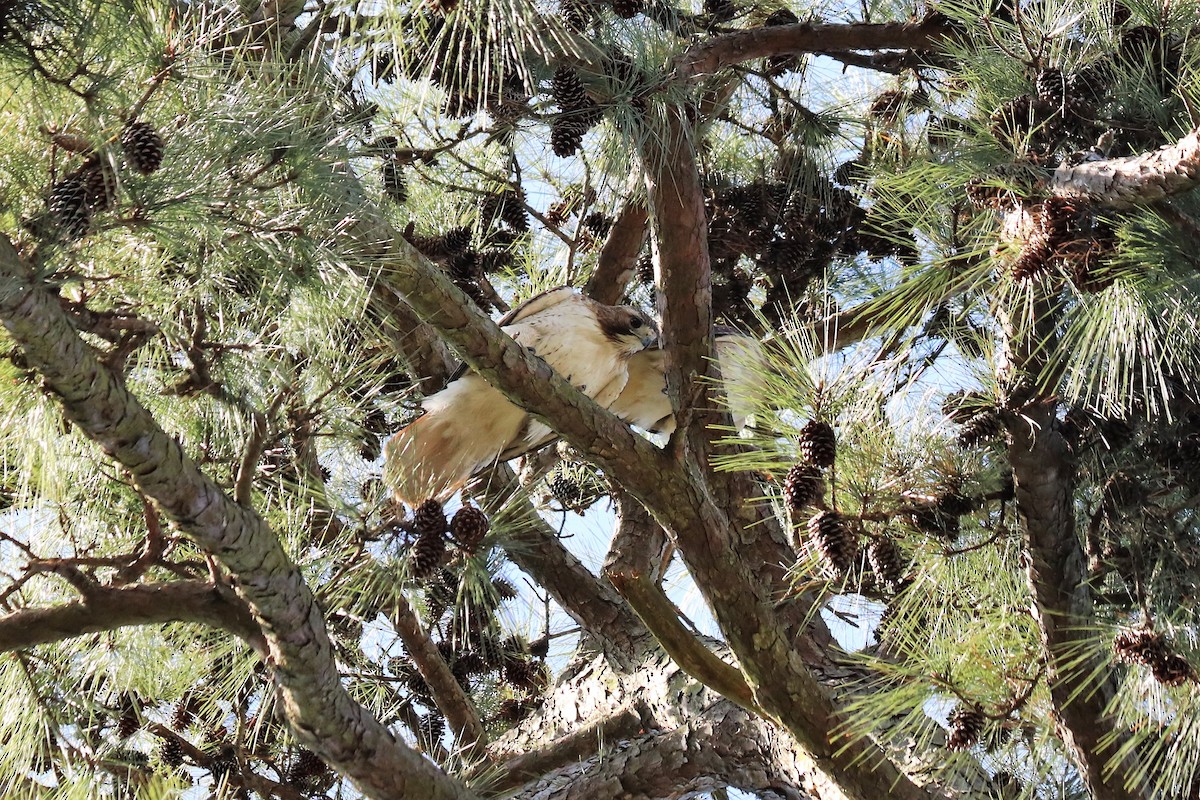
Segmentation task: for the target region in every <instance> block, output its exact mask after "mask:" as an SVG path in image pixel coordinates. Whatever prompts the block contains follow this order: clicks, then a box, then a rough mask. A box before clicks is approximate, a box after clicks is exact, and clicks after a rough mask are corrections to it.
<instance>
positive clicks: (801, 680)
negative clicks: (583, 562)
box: [625, 109, 929, 800]
mask: <svg viewBox="0 0 1200 800" xmlns="http://www.w3.org/2000/svg"><path fill="white" fill-rule="evenodd" d="M666 113H667V119H666V124H665V125H663V128H664V129H665V130H663V131H662V132H660V133H659V135H657V136H649V137H646V139H647V141H648V144H647V146H646V153H645V155H644V156H643V161H644V163H645V168H646V171H647V187H648V190H649V192H648V194H649V203H650V208H651V220H652V222H653V224H654V226H655V227H654V232H655V244H656V246H657V248H658V253H657V257H658V259H657V260H658V264H657V265H656V267H657V270H656V271H657V278H658V286H659V290H660V297H661V296H664V295H665V297H666V298H667V300H666V301H665V302H662V301H660V302H662V306H663V333H664V340H665V344H666V349H667V353H668V356H667V359H668V360H667V384H668V389H669V391H670V393H671V395H672V404H673V405H675V406H676V407H677V411H676V419H677V420H683V419H686V418H687V417H685V416H684V415H685V414H690V415H691V422H690V424H689V425H687V426H686V428H685V427H683V426H682V424H681V428H680V430H678V431H676V434H675V435H674V436H673V437H672V448H671V451H670V455H671V457H672V458H674V459H675V460H676V463H677V464H678V465H679V466H678V469H679V473H681V474H682V476H683V477H684V480H682V481H681V482H675V483H672V484H668V485H657V486H653V487H649V488H650V491H646V487H642V486H637V485H634V484H626V485H625V488H626V489H627V490H629V491H630V494H632V495H633V496H634V497H636V498H637V499H638V500H640V501H641V502H642V503H643V504H644V505H645V506H646V508H647V509H649V510H650V511H651V513H652V514H653V515H654V516H655V519H656V520H657V521H658V522H659V524H661V525H662V526H663V527H664V528H666V529H667V531H668V532H669V533H671V534H672V535H673V536H674V537H675V540H676V542H677V543H678V546H679V549H680V553H681V554H682V556H683V558H684V561H685V563H686V564H687V567H688V570H689V571H690V572H691V573H692V576H693V577H694V578H695V580H696V584H697V586H698V587H700V589H701V591H702V592H703V593H704V596H705V599H706V600H707V601H708V604H709V607H710V608H712V610H713V612H714V614H715V615H716V617H717V620H718V622H719V623H720V626H721V630H722V632H723V633H724V634H725V636H726V637H727V638H728V642H729V647H730V649H731V650H732V651H733V653H734V655H735V657H736V658H737V661H738V664H739V666H740V667H741V669H742V671H743V673H744V674H745V677H746V682H747V683H748V684H749V685H750V686H751V687H753V689H754V700H755V702H756V704H757V705H758V706H759V707H761V708H762V709H764V711H765V712H766V713H768V714H769V715H771V716H772V717H774V718H775V719H776V720H777V721H778V722H779V723H780V724H781V725H783V726H784V727H785V728H786V729H787V730H788V731H789V732H790V733H791V734H792V737H793V738H794V739H795V740H796V741H797V742H798V743H800V745H801V746H803V747H804V748H805V749H807V750H808V752H809V753H811V754H812V756H813V757H814V758H815V759H817V761H818V763H820V764H821V768H822V769H823V770H824V771H825V772H826V775H827V776H828V778H829V779H830V780H832V781H834V782H836V783H837V785H838V786H839V787H840V788H841V789H842V790H843V791H844V792H845V793H846V794H847V795H848V796H850V797H852V798H861V799H862V800H866V798H874V797H877V796H879V793H880V787H881V786H888V787H890V793H891V796H892V797H894V798H925V797H928V796H929V795H928V794H927V793H926V791H925V790H924V789H922V788H921V787H919V786H917V785H916V784H915V783H913V782H912V781H911V780H910V779H909V778H908V777H907V776H905V775H904V774H903V773H902V772H901V771H900V770H899V769H897V768H896V766H895V764H894V763H892V762H891V761H889V760H887V758H886V757H885V756H884V755H883V754H882V753H881V752H880V751H879V749H878V748H877V747H876V746H875V745H874V744H873V743H871V742H867V741H862V740H859V741H852V742H850V743H849V744H844V743H842V742H841V741H837V739H838V736H837V733H836V732H837V730H838V729H839V728H840V727H841V726H842V725H843V724H844V722H845V720H844V718H843V717H842V716H841V714H840V713H839V712H838V710H837V708H836V706H835V705H834V703H833V702H832V701H831V699H830V698H829V697H828V695H827V693H826V692H825V691H824V689H823V688H822V687H821V686H820V685H819V683H818V682H817V681H816V679H815V678H814V676H813V675H812V674H811V673H810V672H809V671H808V669H807V668H806V666H805V661H806V660H808V659H813V660H819V659H820V658H821V653H820V651H819V647H818V646H817V645H818V642H817V641H816V640H812V639H809V637H808V635H807V633H806V630H805V620H806V619H808V615H807V614H806V613H805V609H807V608H810V607H811V604H812V602H813V598H811V597H806V598H800V599H798V600H797V601H796V602H794V603H791V604H787V605H790V606H791V607H790V608H784V609H780V608H778V603H777V600H778V596H779V595H782V594H783V593H784V592H785V591H786V590H787V586H788V583H787V581H786V577H785V576H784V575H782V573H781V571H780V565H781V564H787V563H791V560H785V561H781V560H779V558H778V556H779V555H781V554H782V552H781V551H780V548H779V547H778V546H777V542H775V541H774V537H773V536H772V534H771V532H770V531H771V526H769V525H761V526H760V524H761V523H763V522H764V514H765V513H767V512H764V510H763V509H762V508H755V507H754V506H753V505H752V504H750V503H747V502H745V500H746V499H747V498H749V497H751V496H753V482H752V480H751V478H750V477H749V476H746V475H737V474H727V475H710V474H709V470H708V468H707V450H708V446H709V442H708V436H709V432H708V431H707V423H708V420H709V419H710V418H712V417H714V416H715V414H713V413H712V412H710V411H708V410H707V409H708V408H710V406H711V404H709V403H707V402H706V399H705V398H706V397H707V392H706V386H705V384H704V383H703V382H696V381H695V379H696V377H697V376H699V375H703V374H704V372H705V370H706V368H707V366H708V362H707V361H705V358H706V357H707V356H708V355H709V353H710V352H711V349H710V348H711V344H712V330H711V325H712V308H711V294H710V291H709V285H708V275H709V266H708V253H707V241H706V237H705V234H704V206H703V202H702V197H701V196H700V193H699V174H698V169H697V166H696V163H695V159H694V151H693V148H692V142H691V138H690V135H689V133H688V132H689V129H690V124H689V123H688V121H687V119H686V117H685V115H684V113H683V111H682V110H681V109H668V110H667V112H666ZM693 387H694V388H693ZM679 406H682V408H679ZM717 498H720V499H719V500H718V499H717ZM760 549H765V550H766V552H768V553H772V554H773V555H774V556H775V557H774V558H771V559H768V560H764V559H755V560H754V561H753V562H751V561H750V558H751V557H752V556H753V555H755V554H756V553H757V551H758V550H760ZM750 563H753V564H754V571H752V569H751V567H750Z"/></svg>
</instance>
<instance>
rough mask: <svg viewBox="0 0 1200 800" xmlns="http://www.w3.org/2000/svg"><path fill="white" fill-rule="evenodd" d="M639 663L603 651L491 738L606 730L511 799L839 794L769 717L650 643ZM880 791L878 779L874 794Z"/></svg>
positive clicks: (559, 736) (547, 742)
mask: <svg viewBox="0 0 1200 800" xmlns="http://www.w3.org/2000/svg"><path fill="white" fill-rule="evenodd" d="M708 644H712V643H708ZM640 664H641V666H640V668H639V669H638V670H637V671H636V672H633V673H631V674H625V675H620V676H618V675H617V674H615V673H614V672H612V671H611V669H610V668H609V667H608V666H607V665H606V664H605V663H604V661H603V660H602V659H594V660H591V661H587V662H579V663H577V664H576V665H575V668H574V670H573V673H572V674H571V675H569V676H568V677H567V679H565V680H564V681H563V682H561V683H560V684H559V686H558V688H557V689H555V690H554V692H553V693H552V694H551V695H550V696H549V697H548V698H547V699H546V703H545V705H544V706H543V708H542V710H541V711H540V712H539V713H538V714H537V715H536V716H535V717H533V718H530V719H529V720H527V721H526V722H525V723H523V724H522V725H521V726H520V727H518V728H517V729H514V730H513V731H510V732H509V734H507V735H506V736H505V737H503V738H502V739H501V740H499V741H497V743H496V750H497V752H503V751H505V750H509V751H511V752H514V753H523V752H529V751H538V750H550V749H552V746H553V743H554V742H556V741H570V739H569V738H568V737H570V736H571V735H572V732H573V731H575V730H578V729H580V728H581V726H582V727H583V728H589V727H599V726H603V725H607V726H608V728H607V730H608V731H609V732H610V733H612V734H613V735H612V738H609V739H607V740H606V741H605V742H604V743H603V746H602V747H601V748H600V749H599V750H597V751H593V752H592V753H590V754H588V757H586V758H581V757H580V754H579V753H578V752H571V753H570V755H569V756H568V757H565V758H562V759H561V761H559V762H558V763H557V764H554V765H553V766H555V767H557V768H556V769H554V770H553V771H551V772H547V773H543V774H542V775H539V776H538V777H537V778H536V779H535V780H533V781H531V782H530V783H529V784H527V785H526V786H524V787H521V788H520V789H519V790H517V791H516V792H514V793H513V794H512V795H510V796H511V797H513V798H519V799H520V800H534V798H536V799H537V800H546V799H547V798H559V799H560V800H567V799H568V798H588V800H604V799H605V798H613V799H614V800H616V799H617V798H669V797H679V796H680V795H681V793H684V792H687V791H700V790H706V789H714V788H719V787H721V786H736V787H739V788H743V789H746V790H748V791H775V792H777V793H778V794H779V795H780V796H782V797H787V798H794V799H795V800H800V798H808V797H821V798H840V797H841V794H840V793H839V792H838V791H837V790H836V789H835V788H834V787H833V786H832V785H830V784H829V783H828V782H826V781H825V780H824V779H823V778H822V777H821V775H820V774H819V773H816V772H813V771H812V770H811V764H809V763H808V762H807V761H806V759H805V756H804V754H803V752H802V751H800V750H798V749H797V748H796V746H795V743H794V742H792V741H791V739H790V738H789V737H788V736H787V735H786V734H781V733H780V732H779V731H778V729H776V728H775V726H773V725H772V724H770V723H769V722H766V721H764V720H762V719H761V718H759V717H756V716H754V715H752V714H750V713H748V712H746V711H743V710H742V709H740V708H738V707H737V706H736V705H734V704H733V703H730V702H729V701H727V700H725V699H723V698H721V697H720V696H719V695H716V694H715V693H713V692H711V691H709V690H708V689H706V688H705V687H704V686H703V685H701V684H698V683H696V682H695V681H693V680H692V679H691V678H690V677H689V676H688V675H687V674H686V673H685V672H683V671H682V670H680V669H679V668H678V667H677V666H675V665H674V664H673V663H672V662H671V661H670V660H669V659H667V658H665V657H663V656H661V655H657V654H655V652H654V651H650V652H648V653H647V652H643V653H642V654H641V662H640ZM634 715H636V717H637V719H638V723H639V724H640V728H639V729H638V730H631V728H632V724H628V725H626V726H625V727H623V728H622V727H621V726H620V724H619V723H618V722H617V721H618V720H621V719H622V718H624V719H625V721H626V722H627V723H632V721H633V720H632V717H633V716H634ZM593 721H595V722H593ZM568 749H569V748H564V752H565V751H567V750H568ZM549 765H550V763H549V762H544V763H543V766H549ZM505 786H507V783H506V784H505ZM886 793H887V792H886V788H884V787H880V793H879V794H877V795H876V797H883V796H886Z"/></svg>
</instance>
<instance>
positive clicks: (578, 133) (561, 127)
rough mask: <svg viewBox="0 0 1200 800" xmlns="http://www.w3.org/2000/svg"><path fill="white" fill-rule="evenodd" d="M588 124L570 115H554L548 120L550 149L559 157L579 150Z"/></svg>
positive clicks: (567, 155)
mask: <svg viewBox="0 0 1200 800" xmlns="http://www.w3.org/2000/svg"><path fill="white" fill-rule="evenodd" d="M587 130H588V126H587V125H585V124H584V123H583V121H582V120H579V119H574V118H570V117H564V116H560V117H555V118H554V119H553V120H552V121H551V122H550V149H551V150H553V151H554V155H556V156H558V157H559V158H567V157H569V156H573V155H575V154H576V153H577V152H579V147H580V145H582V144H583V135H584V134H585V133H587Z"/></svg>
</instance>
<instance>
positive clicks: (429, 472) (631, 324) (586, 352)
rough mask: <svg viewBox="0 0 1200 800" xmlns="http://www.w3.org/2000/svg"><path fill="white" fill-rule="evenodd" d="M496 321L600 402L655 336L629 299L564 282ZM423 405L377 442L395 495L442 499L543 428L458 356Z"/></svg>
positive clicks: (530, 442) (538, 440) (541, 438)
mask: <svg viewBox="0 0 1200 800" xmlns="http://www.w3.org/2000/svg"><path fill="white" fill-rule="evenodd" d="M499 324H500V326H501V327H502V328H503V329H504V331H505V332H506V333H507V334H508V335H509V336H511V337H512V338H513V339H515V340H516V341H518V342H519V343H520V344H522V345H524V346H525V348H526V349H527V350H529V351H530V352H531V353H534V354H535V355H538V356H541V358H543V359H544V360H545V361H546V363H548V364H549V365H550V366H551V367H553V368H554V369H555V371H557V372H558V373H559V374H560V375H562V376H563V377H564V378H566V379H567V380H568V381H570V382H571V383H573V384H575V385H576V386H578V387H579V390H580V391H581V392H583V393H584V394H586V395H587V396H588V397H591V398H592V399H593V400H595V401H596V402H597V403H598V404H600V405H602V406H605V407H607V406H609V405H611V404H612V403H613V401H614V400H616V399H617V397H618V396H619V395H620V394H621V390H622V389H623V388H624V387H625V381H626V379H627V377H628V374H629V373H628V365H629V359H630V357H631V356H633V355H634V354H635V353H638V352H640V351H642V350H643V349H645V348H646V347H649V346H653V345H654V344H655V343H656V342H657V340H658V331H657V329H656V328H655V325H654V322H653V320H651V319H650V318H649V317H647V316H646V315H644V314H642V313H641V312H639V311H638V310H637V309H635V308H631V307H629V306H606V305H603V304H601V303H597V302H596V301H594V300H591V299H590V298H587V297H584V296H583V295H581V294H579V293H577V292H576V291H575V290H574V289H572V288H570V287H560V288H558V289H551V290H550V291H548V292H544V293H542V294H540V295H538V296H536V297H533V298H531V299H529V300H527V301H525V302H524V303H522V304H521V305H519V306H517V307H516V308H514V309H513V310H512V311H510V312H508V314H506V315H505V316H504V317H503V318H502V319H501V320H500V323H499ZM421 405H422V407H423V408H424V414H422V416H420V417H419V418H417V419H416V420H415V421H414V422H412V423H411V424H409V425H408V426H406V427H405V428H403V429H402V430H400V432H399V433H397V434H396V435H395V436H393V437H392V438H391V439H390V440H389V441H388V443H387V446H386V448H385V453H386V463H385V467H384V473H385V478H386V479H387V481H388V483H389V484H390V485H391V487H392V489H393V491H394V492H395V494H396V496H397V498H399V499H400V500H401V501H402V502H404V503H407V504H408V505H410V506H412V505H416V504H418V503H420V502H422V501H423V500H425V499H427V498H430V497H433V498H437V499H439V500H444V499H446V498H447V497H449V496H450V495H451V494H453V493H454V492H455V491H457V490H458V489H460V488H462V486H463V484H465V483H466V482H467V480H468V479H469V478H470V477H471V476H472V475H473V474H474V473H476V472H477V471H479V470H480V469H482V468H483V467H485V466H487V465H488V464H491V463H494V462H496V461H507V460H508V459H510V458H516V457H517V456H519V455H523V454H524V453H527V452H529V451H530V450H533V449H535V448H537V447H540V446H542V445H544V444H546V443H548V442H550V441H552V440H553V439H554V437H555V434H554V432H553V431H551V430H550V428H548V427H547V426H545V425H544V424H542V423H540V422H538V421H537V420H535V419H533V418H532V417H531V416H530V415H529V414H528V413H526V412H525V410H524V409H522V408H520V407H518V406H516V405H514V404H512V403H510V402H509V401H508V399H506V398H505V397H504V395H502V394H501V393H500V392H499V391H498V390H496V389H494V388H493V387H492V386H491V385H490V384H489V383H488V382H487V381H485V380H484V379H483V378H481V377H480V376H478V375H475V374H473V373H469V372H466V368H465V365H464V366H463V367H462V368H460V369H459V371H458V372H457V373H456V374H455V376H453V377H452V378H451V381H450V383H449V384H447V386H446V388H445V389H443V390H441V391H440V392H437V393H435V394H432V395H430V396H429V397H426V398H425V401H424V402H423V403H422V404H421Z"/></svg>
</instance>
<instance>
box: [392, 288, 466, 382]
mask: <svg viewBox="0 0 1200 800" xmlns="http://www.w3.org/2000/svg"><path fill="white" fill-rule="evenodd" d="M371 304H372V305H373V306H375V307H376V308H377V309H378V310H379V312H380V314H381V315H382V316H383V320H384V331H385V332H386V333H387V335H388V337H389V338H390V339H391V340H392V345H393V346H394V347H395V348H396V350H397V351H399V352H400V353H402V354H403V355H404V358H405V360H407V361H408V363H409V364H410V365H411V366H412V369H413V370H415V371H416V375H414V376H413V377H414V378H416V379H417V382H418V383H419V384H420V386H421V391H423V392H424V393H425V394H432V393H434V392H436V391H438V390H439V389H441V388H442V387H443V386H445V385H446V381H447V380H449V379H450V374H451V373H452V372H453V371H454V368H455V366H457V364H456V362H455V360H454V358H453V357H452V356H451V355H450V351H449V350H447V349H446V345H445V344H444V343H443V342H442V340H441V338H440V337H439V336H438V334H437V331H435V330H434V329H433V328H431V327H430V326H429V325H426V324H425V323H424V322H422V321H421V320H420V318H419V317H418V316H417V315H416V313H415V312H414V311H413V310H412V308H411V307H410V306H409V305H408V303H406V302H404V301H403V300H402V299H400V298H399V297H397V296H396V294H395V292H391V291H388V290H387V289H386V288H384V287H382V286H377V287H375V289H374V290H373V291H372V292H371Z"/></svg>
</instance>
